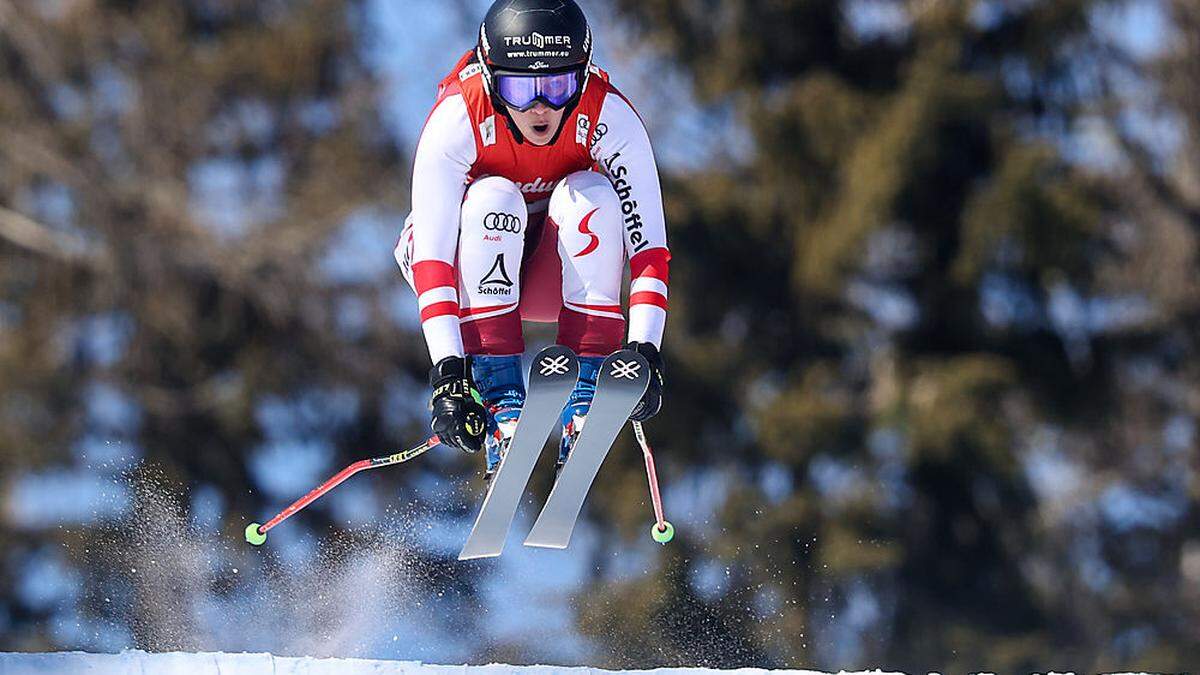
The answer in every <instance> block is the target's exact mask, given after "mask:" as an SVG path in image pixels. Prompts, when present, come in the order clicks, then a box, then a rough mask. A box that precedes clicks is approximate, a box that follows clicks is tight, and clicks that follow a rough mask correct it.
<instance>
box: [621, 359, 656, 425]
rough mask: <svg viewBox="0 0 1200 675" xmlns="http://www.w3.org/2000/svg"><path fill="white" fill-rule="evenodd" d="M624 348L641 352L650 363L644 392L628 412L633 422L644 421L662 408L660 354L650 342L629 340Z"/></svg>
mask: <svg viewBox="0 0 1200 675" xmlns="http://www.w3.org/2000/svg"><path fill="white" fill-rule="evenodd" d="M625 349H632V350H633V351H635V352H637V353H639V354H641V355H642V356H644V357H646V361H648V362H649V363H650V383H649V384H648V385H646V393H645V394H642V400H640V401H638V403H637V405H636V406H634V408H633V412H632V413H630V414H629V419H631V420H633V421H634V422H645V421H646V420H648V419H650V418H651V417H654V416H655V415H657V414H658V411H659V410H660V409H661V408H662V390H663V362H662V356H660V355H659V353H658V348H657V347H655V346H654V345H653V344H652V343H650V342H630V343H629V344H627V345H625Z"/></svg>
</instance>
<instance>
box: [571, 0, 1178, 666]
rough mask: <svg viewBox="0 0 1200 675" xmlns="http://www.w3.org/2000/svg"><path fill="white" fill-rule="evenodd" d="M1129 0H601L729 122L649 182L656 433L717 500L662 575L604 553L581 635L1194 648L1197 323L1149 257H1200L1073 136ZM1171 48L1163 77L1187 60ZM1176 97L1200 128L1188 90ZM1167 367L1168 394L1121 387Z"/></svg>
mask: <svg viewBox="0 0 1200 675" xmlns="http://www.w3.org/2000/svg"><path fill="white" fill-rule="evenodd" d="M1136 4H1137V3H1123V2H1105V1H1100V0H1058V1H1055V2H1026V3H1007V2H990V1H986V0H979V1H969V2H968V1H963V2H950V1H939V0H928V1H925V0H922V1H916V0H914V1H903V0H895V1H886V0H880V1H877V2H872V1H852V0H846V1H837V0H784V1H779V2H748V3H718V2H681V1H677V0H636V1H635V0H628V1H626V0H617V1H616V2H615V5H616V7H617V8H618V9H619V10H620V11H621V12H622V13H623V14H624V16H625V18H626V19H627V20H628V23H629V25H630V26H631V30H632V31H634V32H635V33H636V35H637V36H638V37H639V38H641V39H642V40H644V41H645V42H646V43H648V44H649V45H652V48H653V49H654V50H656V53H657V54H658V55H659V58H661V59H662V60H663V62H664V63H666V64H675V65H676V66H677V67H679V68H681V69H683V70H684V72H685V73H686V74H687V75H688V76H689V77H690V79H691V81H692V82H693V83H694V88H695V92H696V94H697V96H698V97H699V98H700V99H701V101H703V102H705V103H706V104H708V105H709V106H710V110H714V111H717V112H722V111H731V112H732V113H733V119H734V120H735V122H734V124H735V125H737V126H738V127H740V128H741V130H742V131H743V132H744V133H745V135H747V136H748V138H749V139H750V146H751V147H749V148H748V149H741V148H734V149H732V150H731V152H730V158H729V160H728V161H727V162H725V163H724V164H720V165H697V166H694V167H686V168H683V169H679V170H676V171H673V172H672V173H671V174H670V175H668V176H666V185H667V190H668V195H667V200H668V222H669V228H670V233H669V236H670V239H671V243H672V249H673V253H674V264H673V266H672V267H673V269H672V272H673V275H672V276H673V279H672V297H671V302H672V309H671V318H670V325H669V326H668V336H667V338H666V346H665V353H666V354H667V355H668V359H669V363H668V370H669V373H670V377H669V383H668V387H669V392H668V395H667V399H666V400H667V406H666V409H665V412H664V414H663V415H661V416H660V417H659V418H658V419H656V420H654V422H653V423H652V425H651V429H650V432H651V433H652V434H653V435H654V436H655V437H656V438H657V439H659V442H658V445H659V446H660V450H661V453H660V454H662V455H663V459H662V460H660V462H663V463H665V464H666V466H667V468H666V469H665V470H664V471H663V474H664V475H665V476H668V477H671V476H674V477H676V486H675V487H676V490H675V491H673V493H674V494H676V495H677V496H683V495H686V494H687V493H689V492H698V491H700V490H701V489H703V491H704V492H703V494H693V495H691V497H690V499H689V500H688V501H689V502H692V503H695V502H699V503H703V502H704V501H705V500H716V502H717V503H718V505H719V511H720V515H719V521H718V522H719V526H718V527H716V528H714V529H713V531H711V532H689V531H685V530H681V538H682V539H683V542H681V543H680V545H677V546H676V547H675V548H673V549H667V550H665V551H664V554H663V555H662V556H661V558H660V560H659V565H660V566H659V570H658V571H659V575H654V576H645V577H639V578H637V579H636V580H633V581H628V580H622V581H606V580H604V579H607V578H608V577H601V580H598V581H597V582H596V584H595V587H593V588H589V589H587V590H586V591H585V592H584V593H582V594H581V595H580V597H579V601H580V603H581V605H582V610H581V619H580V620H581V626H582V628H583V629H584V630H585V631H586V632H589V633H591V634H592V635H594V636H595V637H596V638H597V639H599V640H601V641H602V642H603V643H604V644H607V645H609V646H611V647H612V650H613V653H614V654H628V653H631V652H630V650H631V649H632V650H634V651H633V652H632V653H635V654H642V653H643V652H644V653H648V654H655V653H657V654H659V655H661V658H662V660H664V661H666V662H670V663H692V662H695V661H696V659H697V657H699V658H700V659H701V660H702V661H703V660H707V661H709V662H711V663H714V664H717V665H722V666H735V665H772V666H791V667H800V666H804V667H810V666H816V667H822V668H834V669H837V668H845V669H853V668H861V667H874V666H878V665H881V664H886V665H887V667H890V668H899V669H904V670H907V671H909V672H924V671H925V670H948V671H954V672H959V671H962V672H966V671H969V670H974V669H979V668H988V669H997V670H1001V671H1005V672H1009V671H1013V672H1016V671H1022V670H1023V671H1032V670H1035V669H1039V668H1047V667H1051V666H1054V667H1058V666H1055V664H1061V666H1062V667H1067V666H1068V665H1069V666H1070V667H1071V668H1082V669H1093V670H1094V669H1112V668H1123V667H1133V668H1151V669H1155V670H1172V669H1186V668H1187V667H1189V666H1188V664H1191V663H1195V662H1197V661H1196V659H1197V658H1198V657H1200V639H1198V638H1200V636H1198V635H1197V634H1196V633H1195V631H1194V630H1193V629H1191V628H1188V627H1189V626H1195V625H1197V620H1198V619H1200V617H1198V616H1197V613H1196V610H1195V606H1196V605H1195V603H1191V604H1187V603H1179V602H1172V601H1170V600H1167V598H1169V597H1172V596H1174V597H1179V594H1180V593H1182V592H1183V590H1184V588H1186V587H1188V585H1189V583H1190V584H1194V582H1195V568H1196V555H1197V550H1198V549H1197V544H1198V542H1200V540H1198V539H1197V535H1196V533H1195V531H1194V528H1191V529H1190V530H1189V527H1188V522H1189V520H1190V521H1192V522H1194V516H1195V513H1196V506H1195V504H1196V495H1197V493H1196V490H1195V485H1196V478H1195V471H1196V467H1197V464H1196V456H1197V455H1196V447H1195V446H1196V441H1195V433H1194V427H1195V419H1196V405H1195V401H1196V400H1197V399H1196V398H1195V397H1194V392H1195V391H1196V389H1195V387H1196V383H1197V378H1196V374H1195V371H1194V370H1192V369H1190V366H1184V364H1185V363H1187V362H1189V359H1188V358H1187V357H1188V356H1191V355H1194V354H1195V351H1196V350H1195V339H1196V338H1195V336H1196V335H1197V334H1198V333H1197V331H1195V330H1194V321H1195V314H1194V313H1193V314H1191V315H1190V319H1188V320H1187V321H1186V322H1185V321H1184V317H1183V316H1181V315H1176V314H1174V313H1167V314H1162V313H1161V312H1162V310H1164V309H1166V308H1165V307H1164V306H1163V305H1162V304H1161V303H1160V302H1159V297H1158V292H1157V291H1156V290H1155V289H1156V287H1162V286H1172V289H1173V291H1174V292H1176V293H1178V292H1180V291H1181V289H1180V288H1179V287H1178V286H1175V285H1174V284H1170V283H1167V284H1164V283H1162V280H1161V279H1160V280H1156V279H1155V275H1156V274H1167V273H1170V271H1171V270H1164V269H1156V268H1155V265H1154V262H1153V261H1155V260H1157V259H1158V258H1157V257H1156V256H1157V255H1169V256H1170V258H1171V259H1174V260H1178V261H1180V263H1179V265H1180V266H1179V267H1177V268H1175V269H1178V270H1179V271H1180V272H1181V274H1180V275H1179V276H1177V277H1172V278H1177V279H1180V282H1181V283H1183V281H1182V277H1183V276H1187V277H1188V279H1187V281H1186V283H1187V284H1188V287H1194V283H1195V280H1194V269H1195V267H1194V266H1195V262H1196V260H1195V249H1194V247H1189V248H1183V249H1180V248H1176V247H1175V246H1174V245H1173V244H1172V243H1171V242H1170V241H1169V240H1160V239H1159V238H1158V236H1157V234H1156V233H1154V232H1152V231H1149V230H1147V229H1143V228H1142V220H1143V218H1146V217H1148V214H1147V213H1146V212H1145V211H1143V210H1142V209H1141V208H1139V207H1138V203H1137V202H1127V201H1125V200H1123V199H1121V183H1122V181H1121V178H1120V176H1119V175H1114V173H1113V172H1112V171H1111V170H1110V168H1111V167H1109V166H1105V165H1103V164H1101V163H1099V162H1095V161H1087V158H1082V159H1081V158H1080V157H1079V155H1078V152H1077V150H1078V148H1079V147H1081V145H1086V146H1087V147H1089V148H1090V147H1094V146H1095V145H1096V144H1097V140H1096V139H1095V138H1091V137H1088V136H1087V135H1086V132H1087V130H1088V129H1089V128H1091V127H1089V126H1088V125H1089V122H1090V121H1092V120H1095V119H1097V118H1103V116H1104V113H1105V111H1117V112H1113V113H1112V114H1113V115H1118V114H1119V112H1120V111H1121V110H1124V109H1123V108H1121V107H1119V105H1118V107H1114V104H1119V103H1120V102H1119V101H1114V99H1113V98H1112V96H1111V95H1110V94H1109V92H1108V90H1107V88H1106V87H1105V86H1104V85H1105V78H1106V77H1108V76H1109V74H1111V73H1112V72H1113V68H1115V67H1116V66H1117V64H1119V63H1120V62H1121V61H1122V55H1121V54H1119V52H1120V49H1119V46H1118V45H1115V44H1114V43H1113V41H1112V40H1111V39H1109V36H1106V35H1104V34H1103V32H1102V31H1100V30H1098V28H1097V26H1098V22H1099V20H1100V19H1101V18H1102V17H1105V16H1109V17H1111V16H1113V14H1114V13H1118V14H1117V15H1118V16H1119V12H1120V11H1123V10H1127V9H1128V8H1129V7H1130V6H1131V5H1136ZM1185 6H1187V7H1190V4H1189V3H1185V2H1180V3H1177V7H1176V9H1175V11H1176V12H1177V13H1181V14H1189V15H1193V16H1192V17H1191V18H1192V20H1193V22H1194V21H1195V16H1194V11H1192V10H1190V9H1184V7H1185ZM1118 32H1119V29H1118ZM1194 35H1195V33H1192V34H1186V32H1185V36H1184V39H1183V43H1185V44H1186V45H1187V47H1188V48H1193V47H1194V40H1193V39H1192V36H1194ZM1179 56H1180V57H1181V58H1179V59H1178V61H1179V66H1178V67H1177V68H1176V69H1175V70H1174V71H1172V72H1173V73H1175V75H1174V77H1173V78H1172V79H1171V80H1170V81H1171V82H1173V83H1175V84H1176V85H1179V83H1180V82H1181V81H1184V80H1186V79H1187V78H1188V77H1190V75H1192V74H1194V73H1192V72H1191V71H1192V70H1194V64H1195V63H1196V61H1194V60H1188V59H1187V58H1182V57H1183V55H1179ZM1182 63H1187V64H1188V66H1187V67H1184V66H1182ZM1139 75H1140V76H1142V78H1143V79H1142V80H1141V85H1142V86H1146V87H1149V86H1150V82H1149V81H1148V79H1147V74H1146V73H1139ZM619 84H620V83H618V85H619ZM1196 84H1197V82H1196V81H1195V79H1194V78H1192V79H1191V80H1188V84H1187V86H1185V87H1184V88H1185V89H1186V90H1187V91H1188V96H1191V97H1192V98H1191V99H1190V101H1191V102H1193V103H1194V102H1195V100H1197V99H1195V98H1194V97H1195V92H1196V91H1197V89H1196V88H1195V87H1196ZM1176 109H1177V110H1178V109H1179V108H1176ZM1192 112H1193V113H1194V109H1193V110H1192ZM718 119H720V118H719V117H718ZM1173 119H1174V121H1175V123H1176V124H1177V125H1181V126H1183V127H1184V128H1187V129H1188V130H1189V131H1188V133H1189V134H1190V136H1189V138H1194V137H1195V130H1194V129H1192V128H1191V127H1190V123H1191V121H1193V120H1195V119H1196V117H1195V115H1194V114H1192V115H1191V116H1190V117H1189V116H1186V115H1181V116H1179V117H1175V118H1173ZM711 130H712V133H715V134H722V135H723V136H724V138H728V139H731V142H732V139H738V138H740V136H739V134H737V133H731V132H730V130H729V129H728V123H726V124H725V126H724V127H723V126H722V125H721V123H716V124H714V125H713V126H712V127H711ZM1129 145H1130V146H1131V149H1132V148H1136V146H1137V143H1136V139H1135V140H1134V141H1131V142H1130V143H1129ZM1181 154H1186V153H1181ZM1195 156H1196V155H1194V154H1193V155H1192V158H1194V157H1195ZM1152 178H1153V175H1152V174H1151V176H1150V177H1149V178H1147V179H1146V181H1145V182H1146V183H1147V184H1148V185H1149V187H1148V189H1149V190H1151V191H1153V189H1152V188H1153V183H1154V181H1153V180H1152ZM1195 194H1196V193H1194V192H1193V193H1191V195H1190V196H1191V197H1192V199H1193V202H1194V196H1195ZM1183 203H1184V202H1183V201H1181V200H1176V201H1175V202H1174V204H1175V206H1176V207H1177V208H1178V207H1180V205H1181V204H1183ZM1164 208H1166V207H1164ZM1185 213H1188V212H1187V211H1185ZM1191 218H1192V222H1191V225H1192V226H1193V228H1194V225H1195V222H1196V221H1195V219H1194V216H1191ZM1165 227H1166V226H1165V225H1164V226H1163V227H1160V228H1159V229H1160V230H1161V229H1163V228H1165ZM1131 230H1132V232H1131ZM1194 235H1195V232H1194V229H1193V231H1192V232H1191V233H1190V234H1189V235H1188V236H1187V237H1186V239H1185V240H1186V241H1187V242H1188V243H1189V246H1191V245H1192V244H1193V243H1194ZM1130 238H1132V239H1133V240H1136V241H1137V242H1138V243H1137V246H1136V248H1137V249H1139V250H1141V251H1142V252H1143V253H1149V254H1150V255H1149V256H1147V257H1146V258H1144V260H1145V261H1146V262H1145V263H1144V264H1143V265H1142V266H1141V267H1140V268H1136V269H1135V268H1134V266H1133V258H1134V257H1135V255H1134V254H1135V251H1132V250H1131V249H1130V248H1129V246H1123V242H1125V241H1127V240H1129V239H1130ZM1152 242H1153V243H1152ZM1146 247H1157V248H1155V249H1154V250H1152V251H1146V250H1145V248H1146ZM1146 263H1148V264H1146ZM1183 270H1189V271H1190V272H1188V273H1183ZM1190 306H1191V307H1194V305H1190ZM1189 325H1190V326H1192V330H1191V331H1190V332H1187V328H1185V326H1189ZM1181 331H1183V332H1182V333H1181ZM1184 334H1186V335H1187V337H1186V338H1185V337H1183V335H1184ZM1183 368H1188V370H1187V371H1186V372H1183V371H1181V369H1183ZM1167 373H1171V376H1172V377H1173V378H1175V379H1173V381H1174V382H1175V385H1176V389H1175V390H1176V392H1177V394H1178V395H1177V396H1176V397H1175V398H1174V399H1167V398H1165V397H1156V399H1155V400H1154V401H1153V402H1148V401H1144V400H1143V401H1140V402H1139V400H1138V399H1139V398H1140V397H1141V396H1142V395H1143V393H1145V392H1146V389H1147V388H1148V387H1149V388H1151V389H1154V390H1158V391H1163V389H1161V388H1160V386H1159V385H1158V384H1157V383H1155V384H1151V383H1150V382H1147V381H1146V380H1147V378H1149V380H1155V379H1156V378H1157V377H1162V376H1165V375H1166V374H1167ZM1184 392H1191V393H1190V396H1191V398H1188V396H1189V394H1185V393H1184ZM1185 399H1186V400H1185ZM1170 429H1174V430H1175V432H1174V433H1175V437H1174V438H1175V441H1174V443H1175V444H1176V446H1175V447H1174V450H1172V446H1171V442H1172V441H1170V440H1164V438H1165V437H1166V435H1167V433H1168V430H1170ZM1172 452H1174V453H1175V455H1174V456H1172V455H1171V453H1172ZM618 456H621V457H622V459H623V463H622V464H621V466H620V467H619V468H617V467H610V468H606V472H607V473H606V476H607V479H608V483H607V484H606V485H605V490H604V491H603V494H602V495H597V496H596V497H594V498H593V499H594V500H595V501H597V502H601V503H602V506H601V505H594V506H593V509H594V510H593V513H601V512H602V513H607V514H613V518H614V520H616V521H617V523H616V524H617V527H618V531H621V532H625V533H627V534H630V533H634V532H639V533H640V529H641V528H640V527H639V524H640V521H641V520H644V518H645V516H644V512H643V511H644V507H642V506H641V502H642V501H644V498H642V497H641V495H640V493H641V492H643V491H644V486H643V483H644V477H642V476H640V475H639V472H640V467H639V459H638V457H637V455H636V454H635V453H634V452H632V451H631V450H628V451H626V452H624V453H623V454H622V455H618ZM714 476H715V477H718V478H716V479H715V480H716V481H717V482H716V483H715V484H716V485H721V486H722V487H723V489H721V490H714V489H710V488H708V487H707V486H711V485H713V484H714V483H711V482H703V481H704V480H714V478H713V477H714ZM702 477H707V478H702ZM602 479H603V478H602ZM618 485H619V486H620V487H618ZM699 486H706V487H704V488H701V487H699ZM668 507H670V504H668ZM689 538H691V539H692V540H693V541H692V542H691V543H684V542H687V541H688V539H689ZM1184 552H1190V553H1184ZM1189 556H1190V557H1189ZM1188 560H1190V561H1191V562H1190V563H1188V562H1187V561H1188ZM714 565H715V566H716V569H718V570H723V573H722V574H721V575H718V578H717V580H716V581H714V580H713V578H712V577H713V575H712V574H709V572H711V570H712V569H713V566H714ZM1189 565H1190V567H1189ZM1185 569H1191V570H1192V572H1191V576H1190V577H1189V576H1188V575H1186V574H1184V575H1181V573H1180V571H1181V570H1185ZM663 583H667V584H670V587H669V588H667V589H663V588H660V587H659V586H660V584H663ZM697 589H700V590H701V591H703V590H704V589H708V591H709V592H710V593H715V599H714V600H711V601H703V602H698V601H697V600H696V599H695V596H696V593H697ZM1189 597H1190V596H1189ZM618 607H619V608H620V611H621V612H622V618H621V620H620V621H619V622H618V621H613V620H611V619H609V618H607V617H608V614H609V613H610V612H613V611H616V608H618ZM680 613H683V614H685V615H687V618H681V617H680V616H679V614H680ZM706 633H716V635H715V636H712V637H708V638H706V637H704V634H706ZM631 645H635V646H634V647H631ZM643 645H644V646H643ZM639 650H640V651H639ZM635 662H637V660H636V658H633V657H630V658H629V659H625V658H622V657H620V656H614V657H613V664H614V665H622V666H629V665H631V664H632V663H635Z"/></svg>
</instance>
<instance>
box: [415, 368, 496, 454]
mask: <svg viewBox="0 0 1200 675" xmlns="http://www.w3.org/2000/svg"><path fill="white" fill-rule="evenodd" d="M429 384H430V385H432V386H433V398H432V399H431V400H430V406H431V407H432V408H433V422H432V423H431V424H430V426H431V427H432V428H433V432H434V433H435V434H437V435H438V438H440V439H441V441H442V443H444V444H446V445H449V446H452V447H455V448H458V449H459V450H463V451H465V452H479V450H480V448H482V447H483V435H484V429H485V428H486V426H487V412H486V411H485V410H484V409H483V405H481V404H480V402H479V394H478V392H476V391H475V387H474V386H472V385H471V379H470V377H469V376H468V370H467V362H466V360H465V359H463V358H462V357H461V356H447V357H446V358H444V359H442V360H441V361H438V362H437V364H436V365H434V367H433V370H432V371H430V373H429Z"/></svg>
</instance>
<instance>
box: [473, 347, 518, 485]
mask: <svg viewBox="0 0 1200 675" xmlns="http://www.w3.org/2000/svg"><path fill="white" fill-rule="evenodd" d="M471 374H472V376H473V377H474V378H475V386H476V387H478V388H479V395H480V397H481V398H483V407H484V408H485V409H486V410H487V413H488V416H487V417H488V419H487V434H486V435H485V436H484V439H483V448H484V450H485V451H486V453H485V454H486V455H487V470H486V471H485V472H484V474H483V479H484V480H485V481H487V482H489V483H490V482H491V480H492V476H494V475H495V473H496V469H497V467H499V466H500V460H501V459H502V458H503V457H504V453H505V452H506V451H507V450H508V446H509V444H510V443H512V437H513V434H514V433H516V431H517V419H518V418H519V417H520V416H521V407H522V406H524V405H525V379H524V377H523V375H522V374H521V355H520V354H514V355H512V356H484V355H481V356H473V357H471Z"/></svg>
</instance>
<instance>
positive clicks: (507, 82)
mask: <svg viewBox="0 0 1200 675" xmlns="http://www.w3.org/2000/svg"><path fill="white" fill-rule="evenodd" d="M496 91H497V92H498V93H499V94H500V98H501V99H502V100H503V101H504V102H505V103H507V104H508V105H510V106H512V107H513V108H516V109H517V110H528V109H529V108H532V107H533V104H534V103H535V102H537V101H539V100H540V101H542V102H543V103H545V104H546V105H548V106H550V107H551V108H553V109H555V110H558V109H559V108H562V107H563V106H565V105H567V103H568V102H569V101H570V100H571V99H572V98H573V97H574V96H575V94H577V93H578V92H579V73H578V72H577V71H570V72H566V73H554V74H552V75H508V74H503V73H502V74H498V75H497V76H496Z"/></svg>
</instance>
